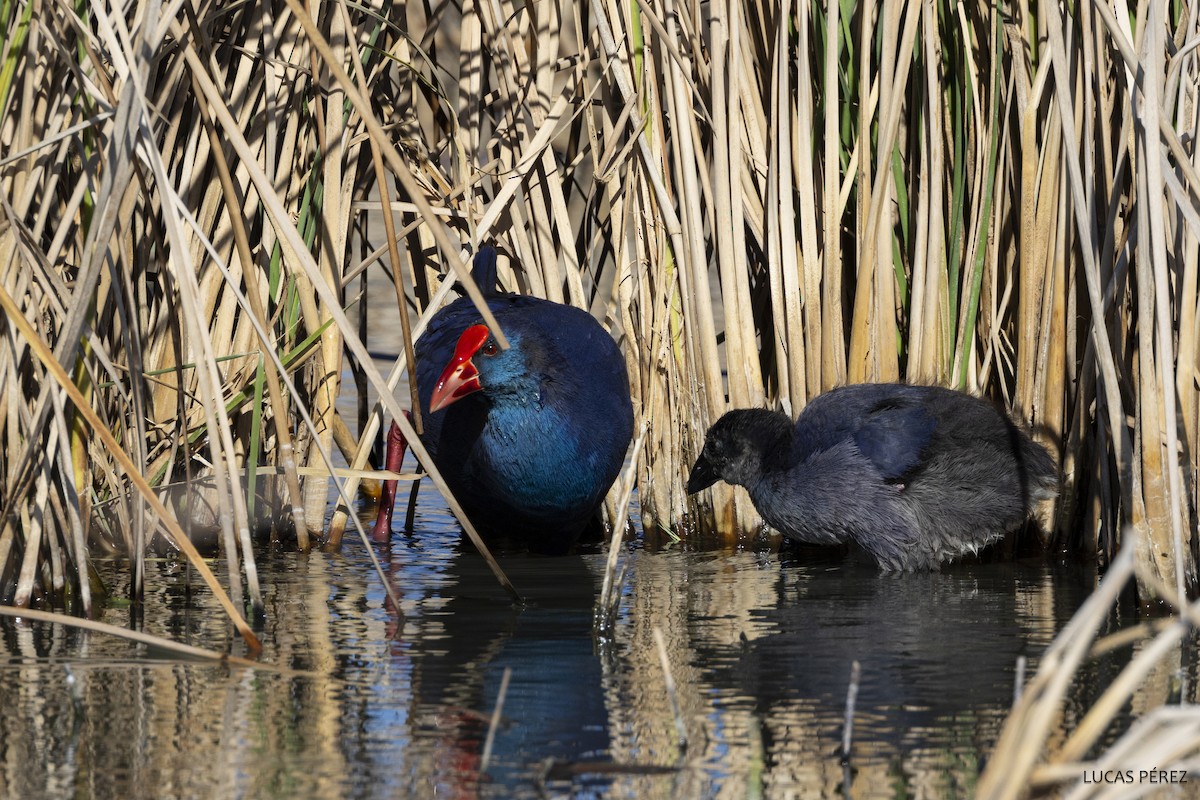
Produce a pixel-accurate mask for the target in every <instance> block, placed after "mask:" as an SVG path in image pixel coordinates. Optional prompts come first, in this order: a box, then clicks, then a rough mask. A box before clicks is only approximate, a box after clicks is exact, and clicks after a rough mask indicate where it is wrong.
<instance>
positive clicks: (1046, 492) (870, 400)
mask: <svg viewBox="0 0 1200 800" xmlns="http://www.w3.org/2000/svg"><path fill="white" fill-rule="evenodd" d="M718 480H724V481H727V482H729V483H733V484H737V485H739V486H744V487H746V488H747V489H748V490H749V491H750V498H751V499H752V500H753V501H754V506H755V508H757V509H758V511H759V513H760V514H762V516H763V519H765V520H766V521H767V522H768V523H769V524H770V525H771V526H772V527H774V528H776V529H777V530H779V531H780V532H781V533H783V534H784V535H785V536H788V537H790V538H792V539H796V540H798V541H801V542H810V543H813V544H837V543H841V542H846V541H852V542H855V543H856V544H858V545H860V546H861V547H862V548H863V549H865V550H866V551H867V552H868V553H869V554H870V555H871V556H873V557H874V558H875V560H876V561H877V562H878V563H879V566H880V567H882V568H883V569H885V570H917V569H933V568H936V567H937V565H938V564H940V563H941V562H943V561H948V560H950V559H953V558H955V557H957V556H961V555H964V554H966V553H974V552H976V551H978V550H979V548H981V547H983V546H985V545H987V544H990V543H991V542H994V541H996V540H997V539H999V538H1001V537H1002V536H1003V535H1004V534H1005V533H1007V532H1008V531H1011V530H1013V529H1015V528H1017V527H1018V526H1019V525H1021V524H1022V523H1023V522H1024V521H1025V520H1026V519H1028V517H1029V515H1030V514H1031V513H1032V511H1033V508H1034V505H1035V504H1036V503H1037V502H1038V501H1040V500H1043V499H1046V498H1048V497H1052V496H1053V495H1054V493H1055V491H1056V470H1055V466H1054V462H1053V461H1052V460H1051V459H1050V455H1049V454H1048V453H1047V452H1046V450H1045V448H1043V447H1042V446H1041V445H1039V444H1036V443H1034V442H1033V441H1032V440H1031V439H1030V438H1029V437H1028V436H1027V435H1026V434H1025V433H1024V432H1022V431H1021V430H1020V429H1019V428H1017V426H1016V425H1014V424H1013V423H1012V421H1011V420H1010V419H1009V418H1008V417H1007V416H1006V415H1004V414H1003V413H1002V412H1000V411H998V410H997V409H996V408H995V407H994V406H992V405H991V404H990V403H988V402H987V401H985V400H980V399H979V398H976V397H972V396H971V395H968V394H964V393H962V392H956V391H953V390H951V389H943V388H939V387H935V386H905V385H901V384H862V385H856V386H843V387H841V388H838V389H834V390H832V391H830V392H826V393H825V394H823V395H821V396H819V397H817V398H816V399H815V400H813V401H812V402H811V403H809V404H808V406H807V407H806V408H805V409H804V411H803V412H801V414H800V417H799V418H798V419H797V420H796V422H795V424H794V425H793V424H792V421H791V420H790V419H788V417H787V416H786V415H785V414H780V413H777V412H773V411H766V410H762V409H741V410H736V411H730V412H729V413H727V414H725V415H724V416H723V417H721V419H719V420H717V423H716V424H715V425H713V426H712V428H711V429H709V431H708V436H707V438H706V441H705V443H704V450H703V452H702V453H701V454H700V458H699V459H697V461H696V464H695V466H694V467H693V468H692V472H691V475H690V477H689V478H688V485H687V489H688V492H689V493H693V492H698V491H700V490H701V489H705V488H707V487H709V486H711V485H713V484H714V483H716V482H717V481H718Z"/></svg>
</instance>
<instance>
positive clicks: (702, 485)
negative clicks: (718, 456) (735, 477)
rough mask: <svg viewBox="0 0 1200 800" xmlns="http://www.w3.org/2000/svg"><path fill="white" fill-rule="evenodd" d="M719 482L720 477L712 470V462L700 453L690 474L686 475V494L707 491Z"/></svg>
mask: <svg viewBox="0 0 1200 800" xmlns="http://www.w3.org/2000/svg"><path fill="white" fill-rule="evenodd" d="M719 480H721V476H720V475H718V474H717V471H716V470H715V469H713V465H712V462H710V461H709V460H708V458H707V457H705V455H704V454H703V453H701V454H700V457H699V458H698V459H696V465H695V466H694V467H692V473H691V474H690V475H688V482H687V492H688V494H695V493H696V492H698V491H700V490H701V489H707V488H708V487H710V486H712V485H713V484H714V483H716V482H717V481H719Z"/></svg>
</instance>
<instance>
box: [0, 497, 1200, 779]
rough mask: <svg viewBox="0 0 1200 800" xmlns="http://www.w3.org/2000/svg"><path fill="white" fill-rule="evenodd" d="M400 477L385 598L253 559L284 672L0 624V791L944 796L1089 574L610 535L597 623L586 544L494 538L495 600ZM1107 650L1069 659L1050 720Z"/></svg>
mask: <svg viewBox="0 0 1200 800" xmlns="http://www.w3.org/2000/svg"><path fill="white" fill-rule="evenodd" d="M423 495H424V501H423V505H422V508H424V509H426V511H425V512H424V513H422V514H420V515H418V521H417V532H416V533H414V534H412V535H404V534H402V533H397V534H396V536H395V537H394V539H393V541H392V542H391V543H390V545H388V546H385V547H382V548H379V549H377V551H376V552H377V553H378V554H379V555H380V557H381V559H382V560H383V562H384V566H385V572H386V575H387V580H389V581H390V582H391V584H392V586H393V587H394V588H395V590H396V592H397V594H398V595H399V597H400V604H401V609H400V610H401V612H402V615H403V616H402V618H400V617H398V616H397V614H396V613H394V610H392V609H390V608H388V604H387V601H386V596H385V593H384V591H383V584H382V582H381V579H380V577H379V576H378V575H377V574H376V573H375V571H374V570H373V569H372V567H371V565H370V561H369V559H368V557H367V554H366V550H365V549H364V547H363V546H362V545H361V544H360V543H358V542H356V541H348V542H347V545H346V547H345V548H344V551H343V552H342V553H340V554H332V555H331V554H324V553H310V554H307V555H300V554H296V553H288V552H279V553H266V552H264V553H263V554H262V555H261V556H260V561H259V564H260V572H261V574H262V575H263V583H264V586H265V587H266V603H267V626H266V629H265V630H264V631H263V637H262V638H263V642H264V645H265V651H264V653H263V656H262V660H263V661H264V662H267V663H269V664H273V665H280V666H284V667H288V668H291V669H293V670H301V671H303V672H304V673H305V674H279V673H276V672H271V671H266V670H254V669H248V668H243V667H229V666H212V665H208V664H202V663H196V662H189V661H182V660H179V659H177V658H175V657H173V656H170V655H169V654H165V653H158V652H149V651H148V650H147V648H145V647H143V646H140V645H135V644H131V643H128V642H125V641H123V640H119V639H113V638H110V637H105V636H100V635H96V634H90V633H84V632H80V631H75V630H70V629H66V628H63V627H58V626H49V625H43V624H37V623H19V624H18V623H13V622H11V621H8V622H5V623H3V624H2V625H0V636H2V641H3V646H2V647H0V670H2V672H3V677H2V679H0V796H3V797H22V798H40V797H47V798H58V797H84V798H93V797H94V798H109V797H129V798H138V797H146V798H151V797H153V798H164V797H180V798H190V797H218V796H219V797H254V798H273V797H280V798H307V797H312V798H338V797H380V798H383V797H418V798H419V797H485V798H492V797H494V798H509V797H517V798H523V797H543V796H550V797H629V798H657V797H662V798H675V797H684V796H686V797H701V798H702V797H731V798H742V797H753V796H765V797H792V796H843V795H849V796H853V797H893V796H897V795H905V794H907V795H917V796H931V797H967V796H970V793H971V788H972V786H973V782H974V781H975V780H976V777H977V775H978V773H979V770H980V769H981V765H982V762H983V761H984V759H985V758H986V755H987V753H988V752H989V750H990V748H991V747H992V745H993V744H994V742H995V741H996V738H997V736H998V733H999V730H1000V726H1001V724H1002V721H1003V718H1004V715H1005V713H1006V711H1007V709H1008V708H1009V706H1010V704H1011V702H1012V694H1013V685H1014V677H1015V669H1016V663H1017V659H1018V656H1021V655H1024V656H1027V657H1028V658H1029V659H1030V662H1031V663H1030V670H1031V671H1032V670H1033V669H1035V668H1036V666H1037V658H1038V654H1039V653H1041V652H1042V650H1043V649H1044V648H1045V646H1046V645H1047V644H1048V643H1049V642H1050V640H1051V639H1052V637H1053V636H1054V634H1055V632H1056V631H1057V630H1059V629H1060V628H1061V627H1062V626H1063V624H1064V623H1065V621H1066V620H1067V619H1068V618H1069V616H1070V615H1071V613H1072V612H1073V611H1074V610H1075V609H1076V608H1077V607H1078V605H1079V604H1080V603H1081V602H1082V600H1083V599H1084V598H1085V597H1086V595H1087V593H1088V592H1089V591H1090V590H1091V588H1092V585H1093V582H1094V576H1093V575H1091V574H1090V573H1089V572H1088V571H1086V570H1083V569H1078V568H1060V567H1051V566H1048V565H1045V564H1042V563H1029V564H1011V563H1009V564H982V565H961V566H954V567H951V568H949V569H947V570H945V571H944V572H942V573H939V574H924V575H892V576H886V575H879V574H878V573H877V572H876V571H875V570H874V569H872V568H869V567H864V566H860V565H858V564H855V563H852V562H845V561H843V560H841V559H840V558H838V557H835V556H820V555H816V556H814V554H813V553H812V552H811V551H804V552H803V553H799V552H796V553H793V552H787V551H785V552H784V553H782V554H779V553H754V552H692V551H689V550H688V549H686V548H685V547H683V546H682V545H673V546H667V547H665V548H659V549H656V550H651V549H647V548H644V547H642V546H640V545H639V544H638V543H637V542H631V543H629V544H628V545H627V547H626V553H625V556H624V557H625V559H626V561H627V563H628V567H629V568H628V572H627V575H626V579H625V582H624V584H623V586H622V600H621V606H620V613H619V616H618V618H617V621H616V624H615V626H614V629H613V630H612V632H611V634H610V635H608V636H605V637H599V638H597V637H595V636H594V635H593V626H592V613H593V603H594V601H595V597H596V595H597V593H598V591H599V584H600V580H601V578H602V576H603V569H604V555H603V554H602V553H591V554H584V555H574V556H566V557H558V558H548V557H533V556H522V555H508V556H506V557H505V558H504V559H503V566H504V568H505V570H506V571H507V573H508V575H509V577H510V578H511V579H512V581H513V583H514V584H515V585H516V586H517V587H518V589H519V590H520V591H521V592H522V593H523V595H524V597H525V603H524V604H523V605H521V606H516V605H514V604H513V603H512V602H511V601H510V600H509V599H508V598H507V596H506V595H505V594H504V593H503V591H502V590H501V589H500V588H499V586H498V585H497V583H496V581H495V579H494V578H493V577H492V575H491V574H490V572H489V571H488V570H487V568H486V566H485V565H484V564H483V562H482V560H481V559H479V558H478V556H476V555H475V554H474V553H473V552H471V551H470V549H469V546H464V545H463V543H462V542H460V539H459V534H458V532H457V529H456V527H455V526H454V524H453V522H452V521H451V520H450V519H449V518H448V517H446V516H445V514H444V512H443V511H441V510H440V505H439V503H438V502H437V500H436V497H435V496H431V495H430V490H428V489H426V490H423ZM216 567H217V572H218V574H220V573H221V569H222V568H223V565H221V564H220V563H218V564H217V565H216ZM150 570H151V574H150V577H149V579H148V587H149V589H148V593H149V594H151V595H152V596H148V598H147V608H146V612H145V613H146V618H145V629H146V630H147V631H148V632H151V633H155V634H158V635H162V636H166V637H169V638H172V639H177V640H181V641H184V642H188V643H191V644H195V645H198V646H203V647H207V648H214V649H226V648H228V649H231V650H232V651H233V652H235V653H236V652H239V647H240V643H239V642H238V641H237V640H236V636H235V635H234V634H233V633H232V631H231V629H230V626H229V625H228V624H227V623H226V621H225V619H224V617H223V615H222V613H221V612H220V610H219V609H218V608H217V607H216V604H215V603H213V602H212V600H211V598H210V597H209V595H208V593H207V590H206V589H204V587H203V586H202V584H201V582H200V581H199V580H198V579H197V578H196V576H195V575H194V574H192V573H191V572H190V571H189V570H188V568H187V567H186V566H185V565H183V564H181V563H179V562H177V561H174V560H169V559H168V560H158V561H153V562H151V568H150ZM103 571H104V573H105V577H106V579H107V580H108V581H109V583H110V585H111V587H112V588H113V589H114V591H115V593H116V594H118V595H119V594H121V593H123V592H124V591H125V590H126V586H125V581H127V577H126V576H125V569H124V566H123V565H118V564H106V565H104V569H103ZM129 615H130V611H129V609H128V608H121V607H110V608H109V609H108V610H107V611H106V613H105V616H104V620H105V621H106V622H109V623H112V624H117V625H127V624H128V622H129ZM1132 621H1133V619H1130V618H1127V619H1125V620H1124V622H1123V621H1122V619H1121V617H1120V616H1119V615H1116V616H1114V617H1113V620H1112V623H1111V624H1112V626H1114V627H1116V626H1119V625H1121V624H1128V623H1129V622H1132ZM655 628H658V629H661V631H662V634H663V637H664V640H665V643H666V650H667V654H668V658H669V662H670V667H671V671H672V674H673V677H674V680H675V683H676V685H677V699H678V702H679V705H680V708H681V715H682V719H683V724H684V728H685V735H686V747H684V746H681V742H680V737H679V735H678V733H677V729H676V725H675V717H674V715H673V713H672V710H671V704H670V698H669V696H668V693H667V690H666V688H665V681H664V674H663V669H662V665H661V662H660V658H659V654H658V651H657V648H656V646H655V644H654V638H653V631H654V629H655ZM855 660H857V661H859V662H860V664H861V669H862V679H861V688H860V691H859V695H858V707H857V713H856V715H855V728H854V744H853V753H852V758H851V759H850V763H849V767H848V768H847V769H844V768H843V766H842V764H841V763H840V761H839V757H838V754H839V753H838V751H839V746H840V741H841V736H842V727H843V715H844V707H845V699H846V691H847V686H848V682H849V675H850V667H851V663H852V662H853V661H855ZM1119 666H1120V664H1119V663H1117V662H1108V661H1105V662H1100V663H1099V664H1097V665H1095V666H1092V667H1090V668H1089V673H1088V675H1087V676H1086V679H1085V680H1084V681H1081V684H1084V685H1081V686H1080V687H1077V688H1076V689H1075V690H1074V691H1073V693H1072V695H1071V697H1070V704H1069V707H1068V708H1067V713H1066V719H1067V721H1068V723H1070V722H1072V721H1074V720H1076V719H1078V717H1079V716H1080V714H1081V713H1082V709H1083V708H1084V706H1085V704H1086V703H1087V702H1089V701H1090V700H1091V699H1092V697H1093V696H1094V694H1095V693H1096V692H1097V691H1098V687H1100V686H1102V685H1104V684H1105V683H1107V681H1108V680H1109V679H1110V678H1111V676H1112V674H1113V673H1114V672H1115V670H1116V669H1117V668H1118V667H1119ZM506 669H508V670H510V674H511V681H510V684H509V687H508V691H507V694H506V697H505V701H504V707H503V721H502V723H501V725H500V726H499V727H498V729H497V731H496V735H495V741H494V747H493V751H492V754H491V761H490V763H489V764H488V765H487V768H486V769H483V768H482V764H481V758H482V753H483V747H484V739H485V737H486V735H487V731H488V724H489V717H490V715H491V713H492V710H493V708H494V706H495V704H496V700H497V696H498V694H499V688H500V684H501V681H502V678H503V675H504V673H505V670H506ZM1189 669H1191V670H1193V671H1194V665H1193V666H1191V667H1189ZM1169 683H1170V679H1169V676H1164V677H1163V678H1162V680H1161V681H1159V682H1157V683H1156V682H1155V681H1153V680H1152V681H1151V682H1149V683H1148V685H1147V687H1145V688H1144V689H1143V690H1142V691H1143V693H1146V697H1144V698H1143V700H1142V701H1141V702H1144V703H1150V704H1156V703H1159V702H1162V697H1165V695H1166V693H1167V691H1168V686H1169ZM1192 685H1193V686H1194V685H1195V682H1194V680H1193V681H1192ZM1160 695H1161V696H1160Z"/></svg>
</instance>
